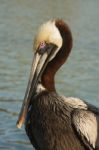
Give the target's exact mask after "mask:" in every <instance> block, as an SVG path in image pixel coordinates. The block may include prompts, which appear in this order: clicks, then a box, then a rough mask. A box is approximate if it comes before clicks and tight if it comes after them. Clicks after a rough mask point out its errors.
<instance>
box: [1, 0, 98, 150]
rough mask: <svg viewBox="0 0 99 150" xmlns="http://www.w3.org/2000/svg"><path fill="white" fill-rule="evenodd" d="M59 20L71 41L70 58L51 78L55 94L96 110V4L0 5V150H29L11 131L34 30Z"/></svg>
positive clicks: (19, 1) (17, 1)
mask: <svg viewBox="0 0 99 150" xmlns="http://www.w3.org/2000/svg"><path fill="white" fill-rule="evenodd" d="M52 18H62V19H64V20H65V21H66V22H67V23H68V24H69V26H70V28H71V30H72V34H73V38H74V44H73V49H72V53H71V55H70V57H69V59H68V61H67V64H65V65H64V66H63V67H62V68H61V69H60V71H59V72H58V73H57V76H56V87H57V91H59V93H61V94H64V95H65V96H73V97H79V98H81V99H84V100H86V101H88V102H90V103H92V104H94V105H96V106H99V0H94V1H93V0H86V1H85V0H75V2H74V1H73V0H71V1H70V0H62V1H60V0H55V1H53V0H50V1H46V0H42V1H41V0H37V1H33V0H28V1H27V0H9V1H7V0H0V150H27V149H28V150H32V149H33V148H32V146H31V144H30V143H29V140H28V138H27V136H26V134H25V131H24V127H23V128H22V129H21V130H19V129H17V128H16V121H17V118H18V113H19V111H20V107H21V104H22V100H23V97H24V94H25V90H26V86H27V82H28V77H29V71H30V66H31V62H32V57H33V56H32V55H33V52H32V49H33V39H34V36H35V33H36V30H37V28H38V26H39V25H40V24H41V23H43V22H44V21H47V20H49V19H52Z"/></svg>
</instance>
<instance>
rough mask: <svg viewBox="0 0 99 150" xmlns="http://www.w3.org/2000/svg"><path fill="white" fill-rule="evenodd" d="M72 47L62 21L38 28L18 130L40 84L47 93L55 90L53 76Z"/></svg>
mask: <svg viewBox="0 0 99 150" xmlns="http://www.w3.org/2000/svg"><path fill="white" fill-rule="evenodd" d="M71 47H72V36H71V32H70V29H69V27H68V26H67V25H66V24H65V23H64V21H62V20H51V21H48V22H46V23H44V24H43V25H41V27H40V28H39V30H38V32H37V34H36V37H35V40H34V47H33V49H34V58H33V62H32V67H31V72H30V78H29V82H28V86H27V90H26V94H25V97H24V102H23V105H22V109H21V112H20V115H19V119H18V122H17V127H18V128H20V127H21V126H22V124H23V122H24V120H25V118H26V114H27V109H28V106H29V103H30V100H31V98H32V96H33V95H34V94H35V92H36V90H37V86H38V83H39V82H40V83H41V84H42V85H43V86H44V88H45V89H46V90H48V91H53V90H55V87H54V74H55V73H56V71H57V70H58V69H59V67H60V66H61V65H62V64H63V63H64V62H65V60H66V58H67V57H68V54H69V53H70V50H71Z"/></svg>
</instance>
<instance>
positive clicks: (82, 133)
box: [72, 109, 99, 150]
mask: <svg viewBox="0 0 99 150" xmlns="http://www.w3.org/2000/svg"><path fill="white" fill-rule="evenodd" d="M72 124H73V127H74V129H75V131H76V133H77V134H78V136H79V137H80V138H81V140H82V142H83V143H84V144H85V145H86V146H87V147H88V148H89V149H91V150H92V149H97V150H99V127H98V126H99V117H98V116H96V115H95V114H94V113H93V112H91V111H88V110H84V109H75V110H74V111H73V115H72Z"/></svg>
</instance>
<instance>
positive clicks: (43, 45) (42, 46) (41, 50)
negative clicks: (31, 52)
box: [37, 41, 48, 55]
mask: <svg viewBox="0 0 99 150" xmlns="http://www.w3.org/2000/svg"><path fill="white" fill-rule="evenodd" d="M47 46H48V44H47V43H46V42H45V41H43V42H41V43H40V44H39V47H38V50H37V52H38V53H39V54H41V55H42V54H44V53H45V52H46V51H47Z"/></svg>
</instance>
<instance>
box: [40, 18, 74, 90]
mask: <svg viewBox="0 0 99 150" xmlns="http://www.w3.org/2000/svg"><path fill="white" fill-rule="evenodd" d="M56 27H57V28H58V30H59V31H60V34H61V36H62V39H63V44H62V47H61V49H60V50H59V52H58V53H57V55H56V56H55V58H54V59H53V60H52V61H51V62H49V63H48V65H47V67H46V69H45V71H44V72H43V74H42V77H41V82H42V84H43V86H44V87H45V88H46V89H47V90H48V91H56V90H55V83H54V76H55V73H56V72H57V70H58V69H59V68H60V67H61V66H62V65H63V64H64V62H65V61H66V59H67V57H68V55H69V53H70V51H71V48H72V34H71V31H70V29H69V27H68V26H67V25H66V24H65V23H64V22H63V21H62V20H56Z"/></svg>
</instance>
